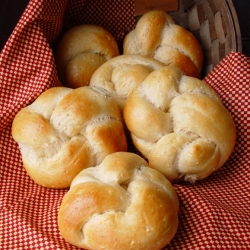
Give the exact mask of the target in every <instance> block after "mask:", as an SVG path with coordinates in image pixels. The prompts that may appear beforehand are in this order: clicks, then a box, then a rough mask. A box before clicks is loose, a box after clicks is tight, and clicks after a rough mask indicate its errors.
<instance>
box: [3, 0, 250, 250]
mask: <svg viewBox="0 0 250 250" xmlns="http://www.w3.org/2000/svg"><path fill="white" fill-rule="evenodd" d="M133 13H134V1H132V0H129V1H126V4H124V1H121V0H119V1H111V0H105V1H99V0H92V1H90V0H85V1H84V0H78V1H77V0H71V1H66V0H54V1H50V0H43V1H41V0H31V1H30V2H29V4H28V6H27V8H26V10H25V12H24V13H23V15H22V17H21V19H20V21H19V22H18V24H17V26H16V28H15V30H14V31H13V33H12V35H11V37H10V38H9V40H8V41H7V43H6V45H5V47H4V49H3V51H2V52H1V54H0V84H1V86H0V159H1V160H0V178H1V183H0V185H1V186H0V249H50V250H51V249H52V250H53V249H54V250H56V249H77V248H76V247H74V246H72V245H70V244H68V243H66V242H65V241H64V239H63V238H62V237H61V236H60V233H59V230H58V226H57V213H58V208H59V206H60V203H61V200H62V198H63V196H64V194H65V193H66V192H67V189H62V190H53V189H47V188H44V187H41V186H39V185H37V184H35V183H34V182H33V181H32V180H31V179H30V178H29V177H28V175H27V174H26V172H25V170H24V168H23V165H22V160H21V155H20V151H19V149H18V146H17V144H16V143H15V142H14V140H13V138H12V136H11V124H12V121H13V118H14V116H15V114H16V113H17V112H18V111H19V110H20V109H21V108H22V107H24V106H26V105H27V104H29V103H31V102H32V101H34V100H35V99H36V98H37V97H38V96H39V95H40V94H41V93H42V92H43V91H45V90H46V89H48V88H50V87H53V86H58V85H60V82H59V80H58V77H57V72H56V67H55V63H54V57H53V48H54V46H55V45H56V42H57V39H58V38H59V37H60V34H61V32H64V31H66V30H67V29H69V28H70V27H72V26H74V25H76V24H79V23H95V24H98V25H102V26H104V27H105V28H107V29H108V30H109V31H110V32H111V33H112V34H113V35H114V36H115V38H116V39H117V41H118V43H119V42H121V41H122V39H123V37H124V35H125V34H126V33H127V32H128V30H130V29H132V28H133V27H134V16H133V15H134V14H133ZM204 81H205V82H206V83H207V84H209V85H211V86H212V87H213V88H214V89H215V91H216V92H217V93H218V94H219V96H220V97H221V99H222V101H223V103H224V104H225V106H226V107H227V108H228V110H229V111H230V112H231V114H232V116H233V118H234V120H235V123H236V127H237V143H236V147H235V150H234V152H233V154H232V156H231V157H230V159H229V160H228V161H227V162H226V164H225V165H224V166H223V167H222V168H221V169H220V170H219V171H218V172H216V173H214V174H213V175H212V176H210V177H209V178H207V179H206V180H203V181H199V182H197V183H196V184H187V183H186V184H175V185H174V186H175V188H176V191H177V193H178V196H179V199H180V212H179V219H180V224H179V229H178V232H177V234H176V236H175V237H174V239H173V240H172V241H171V243H170V244H169V245H168V246H167V247H166V248H165V249H192V250H193V249H248V248H250V244H249V242H250V216H249V214H250V210H249V207H250V176H249V175H250V174H249V173H250V160H249V159H250V156H249V152H250V145H249V144H250V138H249V137H250V125H249V124H250V122H249V120H250V103H249V92H250V91H249V89H250V88H249V86H250V58H248V57H246V56H245V55H243V54H241V53H234V52H232V53H230V54H229V55H228V56H227V57H225V58H224V59H223V60H222V61H221V62H220V63H219V64H218V65H217V66H216V67H215V68H214V69H213V70H212V72H211V73H210V74H209V75H208V76H206V78H205V79H204Z"/></svg>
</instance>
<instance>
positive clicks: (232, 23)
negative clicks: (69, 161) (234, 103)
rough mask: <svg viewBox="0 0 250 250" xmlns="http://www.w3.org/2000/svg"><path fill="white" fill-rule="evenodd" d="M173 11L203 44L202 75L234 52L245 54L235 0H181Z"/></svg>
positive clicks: (171, 13)
mask: <svg viewBox="0 0 250 250" xmlns="http://www.w3.org/2000/svg"><path fill="white" fill-rule="evenodd" d="M165 1H166V2H167V0H165ZM138 2H140V1H138ZM158 2H159V1H158ZM148 6H149V7H148V9H157V8H159V6H160V5H159V4H158V6H157V1H156V2H155V3H154V4H148ZM166 6H167V4H166ZM170 7H172V5H171V6H170ZM166 8H167V7H166ZM145 10H146V9H145ZM165 10H167V9H165ZM169 10H170V11H168V10H167V11H168V13H169V14H170V15H171V16H172V17H173V19H174V20H175V22H176V23H177V24H179V25H181V26H183V27H185V28H186V29H188V30H189V31H191V32H192V33H193V34H194V35H195V37H196V38H197V39H198V40H199V41H200V44H201V45H202V48H203V53H204V59H205V61H204V69H203V73H202V76H205V75H207V74H208V73H209V72H210V71H211V69H212V68H213V67H214V66H215V65H216V64H218V62H219V61H220V60H221V59H222V58H224V57H225V56H226V55H227V54H229V53H230V52H231V51H234V52H242V44H241V34H240V26H239V22H238V18H237V15H236V11H235V9H234V5H233V3H232V1H231V0H178V11H171V9H169ZM137 19H138V17H137Z"/></svg>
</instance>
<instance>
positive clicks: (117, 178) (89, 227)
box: [58, 152, 179, 250]
mask: <svg viewBox="0 0 250 250" xmlns="http://www.w3.org/2000/svg"><path fill="white" fill-rule="evenodd" d="M178 209H179V201H178V197H177V194H176V191H175V189H174V187H173V186H172V185H171V183H170V182H169V181H168V180H167V179H166V178H165V177H164V176H163V175H162V174H161V173H159V172H158V171H156V170H155V169H152V168H150V167H148V164H147V162H146V161H145V160H144V159H142V158H141V157H140V156H138V155H136V154H133V153H129V152H117V153H113V154H110V155H108V156H107V157H105V159H104V160H103V162H102V163H101V164H100V165H99V166H96V167H92V168H88V169H85V170H83V171H82V172H80V173H79V174H78V175H77V176H76V178H75V179H74V180H73V182H72V184H71V187H70V190H69V191H68V193H67V194H66V195H65V196H64V198H63V200H62V203H61V206H60V208H59V214H58V225H59V230H60V232H61V235H62V237H63V238H65V240H66V241H68V242H69V243H71V244H73V245H75V246H77V247H80V248H84V249H92V250H99V249H108V250H118V249H119V250H158V249H162V248H163V247H164V246H165V245H166V244H168V243H169V242H170V241H171V239H172V238H173V237H174V235H175V234H176V231H177V228H178Z"/></svg>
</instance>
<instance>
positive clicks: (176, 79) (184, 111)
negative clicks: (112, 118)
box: [124, 66, 236, 182]
mask: <svg viewBox="0 0 250 250" xmlns="http://www.w3.org/2000/svg"><path fill="white" fill-rule="evenodd" d="M124 120H125V123H126V125H127V127H128V129H129V130H130V132H131V137H132V139H133V142H134V145H135V146H136V147H137V149H138V150H139V151H140V152H141V153H142V154H143V155H144V156H145V157H146V158H147V159H148V160H149V165H150V166H151V167H153V168H155V169H157V170H158V171H160V172H161V173H162V174H164V175H165V176H166V177H167V178H168V179H169V180H170V181H175V180H178V179H180V178H181V179H185V180H188V181H190V182H195V181H196V180H199V179H204V178H206V177H207V176H209V175H210V174H211V173H213V172H214V171H216V170H218V169H219V168H220V167H221V166H222V165H223V164H224V163H225V162H226V160H227V159H228V158H229V156H230V154H231V153H232V151H233V148H234V145H235V140H236V131H235V125H234V121H233V119H232V116H231V115H230V113H229V112H228V110H227V109H226V108H225V107H224V106H223V104H222V102H221V100H220V99H219V97H218V96H217V95H216V93H215V92H214V90H213V89H212V88H211V87H210V86H208V85H206V84H205V83H204V82H203V81H201V80H199V79H197V78H193V77H188V76H185V75H184V74H182V72H181V71H180V70H179V69H178V68H175V67H172V66H165V67H162V68H160V69H159V70H155V71H154V72H152V73H151V74H149V75H148V77H147V78H146V79H145V80H144V81H143V82H142V83H141V84H140V85H139V86H138V87H137V88H136V89H135V90H134V91H133V93H131V95H130V96H129V97H128V99H127V102H126V105H125V108H124Z"/></svg>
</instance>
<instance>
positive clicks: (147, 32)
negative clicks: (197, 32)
mask: <svg viewBox="0 0 250 250" xmlns="http://www.w3.org/2000/svg"><path fill="white" fill-rule="evenodd" d="M123 48H124V52H123V53H124V54H140V55H146V56H150V57H153V58H155V59H157V60H159V61H160V62H162V63H164V64H165V65H169V66H175V67H178V68H180V69H181V70H182V71H183V72H184V73H185V74H186V75H188V76H192V77H197V78H200V74H201V69H202V65H203V52H202V49H201V46H200V44H199V42H198V41H197V39H196V38H195V37H194V36H193V34H192V33H190V32H189V31H188V30H186V29H185V28H183V27H181V26H179V25H177V24H175V22H174V20H173V19H172V17H171V16H170V15H169V14H167V13H165V12H163V11H159V10H152V11H149V12H147V13H146V14H144V15H143V16H142V17H141V18H140V19H139V21H138V23H137V25H136V28H135V29H134V30H132V31H131V32H130V33H128V35H127V36H126V37H125V40H124V44H123Z"/></svg>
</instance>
